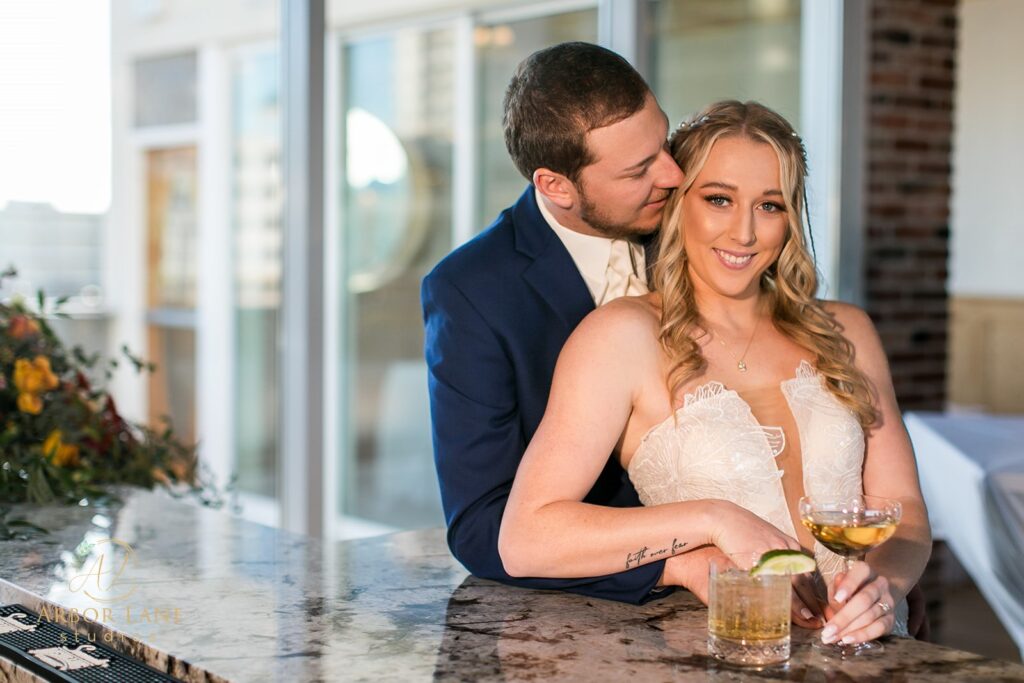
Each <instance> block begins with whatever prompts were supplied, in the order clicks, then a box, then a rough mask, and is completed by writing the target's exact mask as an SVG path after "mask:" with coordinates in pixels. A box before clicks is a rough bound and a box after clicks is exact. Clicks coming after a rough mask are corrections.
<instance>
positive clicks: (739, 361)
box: [718, 316, 761, 372]
mask: <svg viewBox="0 0 1024 683" xmlns="http://www.w3.org/2000/svg"><path fill="white" fill-rule="evenodd" d="M760 324H761V318H760V316H758V318H757V321H756V322H755V323H754V329H753V331H751V333H750V339H748V340H747V345H746V346H744V347H743V353H742V354H740V357H739V358H737V357H736V354H734V353H733V352H732V351H730V350H729V345H728V344H726V343H725V339H723V338H722V335H721V334H719V335H718V342H719V343H720V344H721V345H722V348H723V349H725V351H726V353H728V354H729V355H730V356H732V359H733V360H734V361H736V369H737V370H739V371H740V372H746V371H747V363H746V360H745V359H746V357H747V351H749V350H750V345H751V344H752V343H753V341H754V335H756V334H757V327H758V325H760Z"/></svg>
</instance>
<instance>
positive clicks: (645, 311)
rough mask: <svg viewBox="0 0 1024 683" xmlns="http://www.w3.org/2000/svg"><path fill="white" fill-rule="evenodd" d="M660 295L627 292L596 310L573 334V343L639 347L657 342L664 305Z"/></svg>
mask: <svg viewBox="0 0 1024 683" xmlns="http://www.w3.org/2000/svg"><path fill="white" fill-rule="evenodd" d="M655 296H656V295H653V294H645V295H643V296H626V297H621V298H619V299H615V300H614V301H610V302H608V303H606V304H604V305H603V306H599V307H597V308H596V309H594V311H592V312H591V313H590V314H589V315H588V316H587V317H586V318H584V319H583V322H581V323H580V324H579V326H578V327H577V328H576V330H575V331H574V332H573V333H572V336H571V337H570V338H569V342H568V343H569V344H586V345H590V344H599V345H601V346H602V347H604V348H605V349H607V350H613V349H615V350H629V351H631V352H636V351H639V350H640V349H641V348H643V347H644V346H646V345H648V344H657V341H658V334H659V331H660V324H661V309H660V307H659V306H658V305H657V300H656V299H654V297H655Z"/></svg>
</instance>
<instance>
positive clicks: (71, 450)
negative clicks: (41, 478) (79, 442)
mask: <svg viewBox="0 0 1024 683" xmlns="http://www.w3.org/2000/svg"><path fill="white" fill-rule="evenodd" d="M62 436H63V435H62V434H61V431H60V430H59V429H54V430H53V431H52V432H50V435H49V436H47V437H46V441H44V442H43V455H45V456H46V457H47V458H49V459H50V462H52V463H53V464H54V465H56V466H57V467H74V466H75V465H77V464H78V446H74V445H72V444H66V443H64V442H63V441H61V437H62Z"/></svg>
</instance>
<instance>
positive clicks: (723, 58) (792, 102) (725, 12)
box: [646, 0, 800, 129]
mask: <svg viewBox="0 0 1024 683" xmlns="http://www.w3.org/2000/svg"><path fill="white" fill-rule="evenodd" d="M646 32H647V35H648V45H649V49H650V66H651V68H650V76H651V78H650V83H651V86H652V87H653V89H654V92H655V93H656V94H657V96H658V99H659V101H660V102H661V106H662V108H663V109H664V110H665V112H666V113H667V114H668V117H669V122H670V124H671V126H672V127H675V126H676V125H677V124H678V123H679V122H680V121H681V120H682V119H683V118H685V117H686V116H688V115H689V114H691V113H693V112H695V111H697V110H698V109H700V108H702V107H704V106H705V105H707V104H710V103H711V102H714V101H715V100H720V99H739V100H758V101H760V102H761V103H763V104H765V105H767V106H769V107H771V108H773V109H775V110H776V111H778V112H779V113H780V114H782V115H783V116H785V117H786V118H787V119H789V121H790V123H792V124H793V125H794V127H796V128H797V129H799V125H800V0H759V1H757V2H755V1H753V0H718V1H717V2H703V1H701V0H652V1H651V2H650V5H649V21H648V25H647V31H646Z"/></svg>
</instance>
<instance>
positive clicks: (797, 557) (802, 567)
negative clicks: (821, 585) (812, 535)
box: [750, 550, 818, 576]
mask: <svg viewBox="0 0 1024 683" xmlns="http://www.w3.org/2000/svg"><path fill="white" fill-rule="evenodd" d="M817 566H818V563H817V562H815V561H814V558H813V557H811V556H809V555H805V554H804V553H802V552H800V551H799V550H769V551H768V552H766V553H765V554H764V555H762V556H761V559H760V560H758V561H757V564H755V565H754V566H753V567H751V569H750V575H751V576H775V575H777V574H806V573H807V572H813V571H814V569H815V568H816V567H817Z"/></svg>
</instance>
